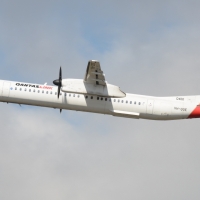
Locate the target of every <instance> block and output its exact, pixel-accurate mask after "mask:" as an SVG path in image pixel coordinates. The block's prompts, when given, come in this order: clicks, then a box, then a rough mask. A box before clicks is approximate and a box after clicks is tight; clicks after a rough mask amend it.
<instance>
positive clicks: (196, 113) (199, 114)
mask: <svg viewBox="0 0 200 200" xmlns="http://www.w3.org/2000/svg"><path fill="white" fill-rule="evenodd" d="M188 118H200V106H199V105H198V106H197V107H196V108H195V109H194V110H193V111H192V113H191V114H190V115H189V117H188Z"/></svg>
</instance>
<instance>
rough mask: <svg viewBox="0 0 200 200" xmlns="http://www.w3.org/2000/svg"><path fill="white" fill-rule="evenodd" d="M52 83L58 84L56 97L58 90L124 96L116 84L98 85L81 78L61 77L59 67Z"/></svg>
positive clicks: (104, 95) (116, 96)
mask: <svg viewBox="0 0 200 200" xmlns="http://www.w3.org/2000/svg"><path fill="white" fill-rule="evenodd" d="M53 83H54V84H55V85H57V86H58V98H59V96H60V91H63V92H70V93H78V94H88V95H98V96H103V97H115V98H122V97H125V96H126V94H125V93H124V92H122V91H121V90H120V88H119V87H118V86H116V85H111V84H108V83H106V84H105V85H99V84H94V83H90V82H87V81H85V80H82V79H62V69H61V67H60V71H59V79H57V80H55V81H53Z"/></svg>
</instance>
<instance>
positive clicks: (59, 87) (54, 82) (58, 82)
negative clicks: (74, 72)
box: [53, 67, 62, 99]
mask: <svg viewBox="0 0 200 200" xmlns="http://www.w3.org/2000/svg"><path fill="white" fill-rule="evenodd" d="M53 84H54V85H57V86H58V99H59V96H60V89H61V87H62V68H61V67H60V71H59V79H57V80H55V81H53Z"/></svg>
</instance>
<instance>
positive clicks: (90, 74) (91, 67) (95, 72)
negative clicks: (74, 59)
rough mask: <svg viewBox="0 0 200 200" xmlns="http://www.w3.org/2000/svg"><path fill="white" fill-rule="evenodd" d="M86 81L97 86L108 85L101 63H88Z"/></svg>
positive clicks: (94, 61)
mask: <svg viewBox="0 0 200 200" xmlns="http://www.w3.org/2000/svg"><path fill="white" fill-rule="evenodd" d="M84 81H85V82H88V83H93V84H95V85H103V86H105V85H106V80H105V74H103V71H101V67H100V63H99V61H97V60H90V61H89V62H88V66H87V70H86V74H85V79H84Z"/></svg>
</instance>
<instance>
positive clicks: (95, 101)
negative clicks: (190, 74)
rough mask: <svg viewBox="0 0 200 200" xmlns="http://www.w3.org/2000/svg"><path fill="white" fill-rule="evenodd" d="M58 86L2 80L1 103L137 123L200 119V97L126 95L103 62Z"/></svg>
mask: <svg viewBox="0 0 200 200" xmlns="http://www.w3.org/2000/svg"><path fill="white" fill-rule="evenodd" d="M53 83H54V85H55V86H50V85H47V84H46V83H45V84H44V85H40V84H32V83H24V82H13V81H6V80H0V102H6V103H15V104H19V105H21V104H24V105H32V106H42V107H49V108H55V109H60V112H61V111H62V110H63V109H65V110H75V111H83V112H91V113H99V114H106V115H113V116H117V117H126V118H133V119H148V120H176V119H191V118H200V96H174V97H153V96H144V95H137V94H129V93H125V92H123V91H122V90H121V89H120V87H118V86H116V85H111V84H108V82H107V81H106V79H105V74H104V73H103V71H102V70H101V66H100V62H99V61H97V60H90V61H88V65H87V69H86V74H85V77H84V79H62V68H61V67H60V71H59V78H58V79H57V80H54V81H53Z"/></svg>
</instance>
